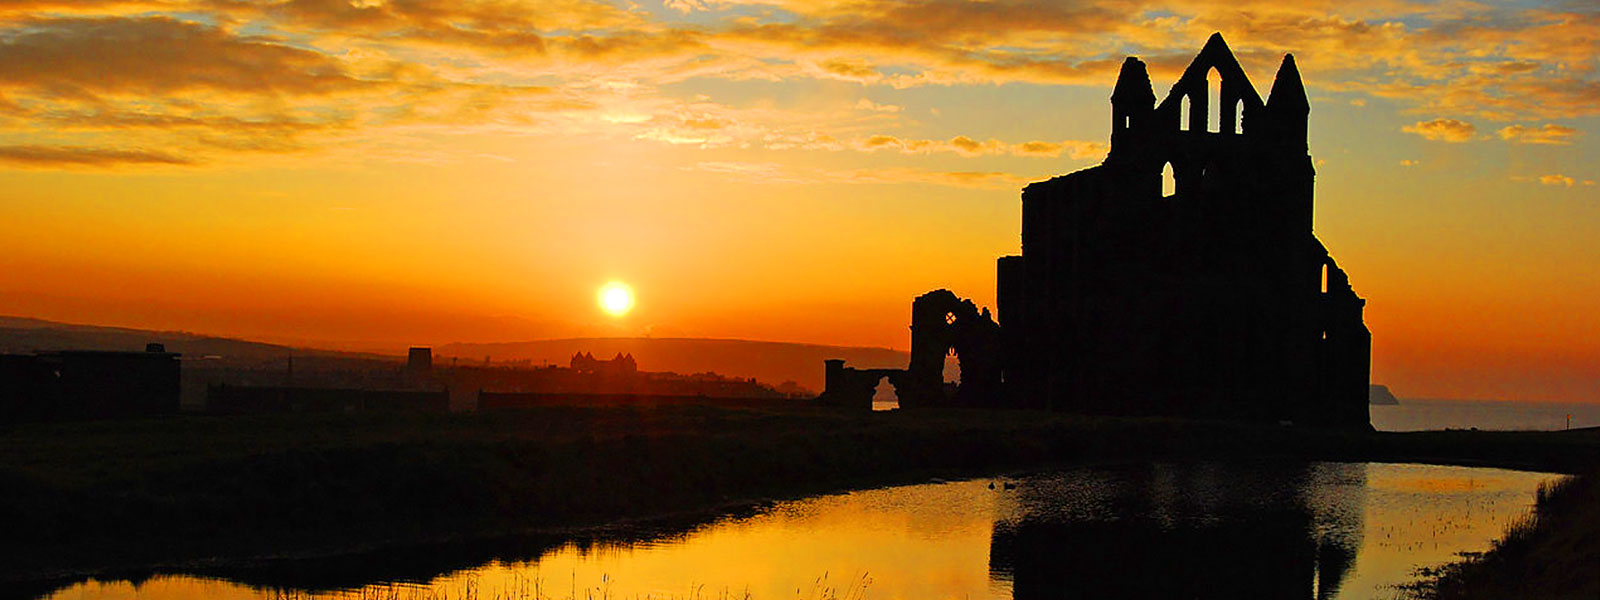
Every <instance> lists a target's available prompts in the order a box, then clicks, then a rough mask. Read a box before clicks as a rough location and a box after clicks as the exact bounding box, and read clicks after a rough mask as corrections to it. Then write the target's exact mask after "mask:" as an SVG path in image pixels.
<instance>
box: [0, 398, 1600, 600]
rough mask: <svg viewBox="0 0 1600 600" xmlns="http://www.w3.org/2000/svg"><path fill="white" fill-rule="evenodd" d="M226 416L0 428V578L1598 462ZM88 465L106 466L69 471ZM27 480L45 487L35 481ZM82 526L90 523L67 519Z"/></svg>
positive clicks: (996, 416)
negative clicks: (822, 504)
mask: <svg viewBox="0 0 1600 600" xmlns="http://www.w3.org/2000/svg"><path fill="white" fill-rule="evenodd" d="M895 412H900V411H895ZM236 419H237V418H230V420H226V421H224V420H220V419H217V418H205V417H199V418H194V417H184V418H178V419H169V420H160V421H148V422H120V423H110V422H102V423H75V424H53V425H43V426H36V427H18V428H12V429H10V430H6V431H4V432H0V450H5V451H6V452H5V453H3V454H0V456H4V457H5V458H3V459H0V478H3V479H0V480H3V481H4V482H6V483H7V484H8V485H7V487H8V489H13V490H16V491H15V492H14V493H12V494H10V495H8V496H7V497H5V498H0V505H4V506H5V510H4V511H0V515H3V516H0V518H4V519H5V520H6V521H8V522H6V523H0V525H4V526H7V527H8V529H10V530H11V531H14V532H18V534H17V535H11V536H8V537H7V539H6V540H5V541H0V544H3V545H5V546H8V548H7V549H6V550H5V552H6V553H7V554H8V555H12V556H18V557H19V558H21V560H14V561H11V562H9V563H8V564H7V565H6V566H5V567H4V570H3V571H0V583H8V584H43V585H47V586H49V587H50V588H53V587H54V585H55V584H60V583H63V582H72V581H80V580H83V579H85V578H89V577H104V576H112V577H116V576H118V575H129V576H133V577H139V576H143V575H149V574H155V573H171V572H190V573H193V572H200V573H205V572H213V573H220V572H225V571H226V572H240V571H245V572H247V571H250V570H252V569H255V570H262V571H265V570H270V567H271V565H273V564H276V563H286V562H305V561H312V560H337V559H340V558H345V559H350V560H354V561H356V562H360V561H361V560H362V559H361V557H368V558H370V557H371V556H373V555H381V554H384V553H388V552H398V553H406V552H408V551H412V552H414V551H416V550H417V549H419V548H422V547H442V546H478V545H482V546H485V547H486V548H490V547H494V546H497V545H506V544H504V542H505V541H506V540H508V539H511V538H516V539H518V540H522V541H523V542H526V541H527V540H538V539H555V538H572V537H577V538H597V539H598V538H603V537H604V536H605V535H607V530H608V529H610V530H612V531H613V533H614V532H615V531H616V530H620V529H637V528H638V527H639V526H640V525H646V526H654V525H656V524H668V523H672V524H675V525H671V526H669V527H668V529H667V530H671V528H673V527H679V528H681V527H684V526H687V527H694V526H698V525H700V524H704V523H707V522H710V521H711V520H714V519H716V518H719V517H720V516H723V515H726V514H729V513H730V512H732V513H735V514H736V513H737V512H738V511H740V510H753V509H758V508H759V507H761V506H764V505H766V504H770V503H771V502H775V501H781V500H785V499H793V498H800V497H806V496H811V495H816V494H824V493H830V492H838V491H844V490H853V489H864V488H871V487H881V486H884V485H897V484H904V483H917V482H922V481H927V480H929V479H930V478H934V477H941V478H946V479H958V478H971V477H984V476H993V474H995V473H1006V472H1022V471H1035V470H1047V469H1049V468H1051V467H1059V466H1070V465H1082V464H1092V463H1096V462H1124V461H1134V462H1142V461H1148V460H1172V459H1178V460H1182V459H1199V460H1218V459H1220V460H1228V459H1259V458H1273V459H1286V460H1328V461H1340V462H1415V463H1424V464H1458V465H1463V466H1488V467H1498V468H1515V469H1521V470H1537V471H1545V472H1553V473H1566V474H1572V473H1576V472H1578V471H1580V470H1583V469H1584V468H1585V467H1586V466H1589V465H1596V464H1600V430H1585V431H1572V432H1468V431H1446V432H1420V433H1376V432H1374V433H1351V432H1332V431H1316V430H1297V429H1287V428H1280V427H1268V426H1260V425H1244V424H1237V423H1219V422H1191V421H1179V420H1171V419H1106V418H1091V417H1079V416H1071V415H1055V414H1045V413H1015V412H989V411H971V410H967V411H962V410H949V411H919V412H918V413H906V414H899V415H896V414H893V413H890V414H881V413H880V414H861V413H840V412H835V411H825V410H812V409H805V410H794V409H779V410H763V409H748V408H738V409H733V408H713V407H657V408H606V409H577V408H553V409H541V410H533V411H518V412H516V413H491V414H470V415H443V416H437V415H436V416H420V415H284V416H273V417H265V418H245V419H242V420H236ZM246 432H248V433H249V435H245V437H244V439H236V436H238V435H241V434H244V433H246ZM30 444H34V445H33V446H32V447H31V448H30V450H29V451H20V452H19V449H20V448H24V447H30ZM178 447H182V448H187V449H188V452H183V453H174V450H175V449H176V448H178ZM94 456H99V457H103V459H104V460H108V461H109V462H112V463H114V464H111V465H96V464H95V461H92V460H90V461H85V460H84V459H87V458H91V457H94ZM35 469H38V470H45V469H56V470H63V469H64V470H65V474H64V475H61V476H58V477H56V478H55V479H54V480H48V479H41V478H39V477H37V476H35V474H36V471H34V470H35ZM113 470H115V471H117V473H116V474H115V475H113V474H112V473H110V471H113ZM218 479H222V480H223V481H221V482H219V481H217V480H218ZM219 483H220V485H219ZM19 484H20V485H19ZM117 502H122V503H123V504H122V505H121V506H118V505H117V504H116V503H117ZM352 503H353V505H352ZM285 505H289V506H288V507H287V508H289V509H287V510H286V506H285ZM221 507H231V508H232V509H233V510H220V508H221ZM296 507H297V508H298V510H295V509H293V508H296ZM94 509H104V510H105V511H106V513H108V514H102V515H100V516H99V517H98V518H95V517H92V516H91V515H85V514H80V513H83V512H87V511H91V510H94ZM229 513H231V514H229ZM85 517H89V518H88V519H87V522H83V520H82V519H83V518H85ZM75 518H76V519H79V520H78V522H74V519H75ZM507 532H513V533H511V534H508V533H507ZM518 545H520V546H523V547H526V546H527V544H526V543H520V544H518ZM471 550H472V549H468V552H467V554H474V552H472V551H471ZM379 562H381V561H379ZM47 592H48V589H47V590H46V592H41V593H47Z"/></svg>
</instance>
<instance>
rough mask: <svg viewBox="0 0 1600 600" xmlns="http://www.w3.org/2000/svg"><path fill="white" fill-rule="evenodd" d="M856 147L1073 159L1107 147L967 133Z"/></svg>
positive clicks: (875, 140) (876, 140)
mask: <svg viewBox="0 0 1600 600" xmlns="http://www.w3.org/2000/svg"><path fill="white" fill-rule="evenodd" d="M855 147H856V148H857V149H859V150H862V151H867V152H871V151H875V150H882V149H890V150H898V151H900V152H901V153H903V154H932V153H936V152H951V153H955V154H960V155H962V156H992V155H1010V156H1027V157H1052V158H1053V157H1057V156H1060V155H1062V154H1063V153H1065V154H1067V155H1068V156H1070V157H1071V158H1073V159H1085V158H1095V157H1098V156H1103V155H1104V154H1105V152H1106V150H1107V146H1106V145H1105V144H1103V143H1100V142H1089V141H1082V140H1066V141H1061V142H1046V141H1037V140H1035V141H1030V142H1023V143H1020V144H1008V143H1006V142H1002V141H1000V140H997V139H989V140H984V141H979V140H976V139H973V138H971V137H968V136H964V135H958V136H956V137H953V138H950V139H948V140H928V139H913V138H899V137H896V136H893V135H887V134H878V135H873V136H869V137H867V138H864V139H861V140H859V141H857V142H856V144H855Z"/></svg>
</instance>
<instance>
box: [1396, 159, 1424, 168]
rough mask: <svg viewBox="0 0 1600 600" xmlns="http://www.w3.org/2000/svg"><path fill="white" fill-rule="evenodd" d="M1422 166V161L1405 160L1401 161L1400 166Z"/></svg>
mask: <svg viewBox="0 0 1600 600" xmlns="http://www.w3.org/2000/svg"><path fill="white" fill-rule="evenodd" d="M1420 164H1422V161H1420V160H1410V159H1403V160H1401V161H1400V166H1402V167H1415V166H1417V165H1420Z"/></svg>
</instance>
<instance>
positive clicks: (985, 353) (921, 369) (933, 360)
mask: <svg viewBox="0 0 1600 600" xmlns="http://www.w3.org/2000/svg"><path fill="white" fill-rule="evenodd" d="M947 354H954V355H955V357H956V360H957V361H958V364H959V365H960V367H961V382H960V385H958V386H957V387H956V392H955V394H954V396H951V395H948V394H946V393H945V385H944V360H945V355H947ZM896 389H897V391H898V393H899V396H900V406H901V407H902V408H914V407H921V406H950V405H956V406H980V405H992V404H997V403H998V400H999V398H998V395H999V393H1000V326H999V325H998V324H996V323H995V322H994V317H993V316H991V315H990V314H989V309H987V308H986V309H983V310H981V311H980V310H979V309H978V307H977V305H975V304H973V303H972V301H971V300H962V299H961V298H958V297H956V295H955V294H954V293H952V292H950V290H934V291H932V292H928V293H926V294H923V295H921V296H918V297H917V299H916V300H914V301H912V303H911V364H910V366H908V367H907V368H906V374H905V385H903V386H900V385H897V386H896Z"/></svg>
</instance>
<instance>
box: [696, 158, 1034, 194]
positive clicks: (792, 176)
mask: <svg viewBox="0 0 1600 600" xmlns="http://www.w3.org/2000/svg"><path fill="white" fill-rule="evenodd" d="M687 170H691V171H700V172H705V173H713V174H717V175H720V176H723V177H727V178H729V179H732V180H736V181H741V182H745V183H768V184H806V185H817V184H858V185H892V184H906V183H912V184H929V185H942V186H953V187H964V188H982V189H1006V188H1015V187H1017V186H1019V185H1021V184H1023V183H1026V182H1027V179H1026V178H1024V177H1021V176H1018V175H1015V174H1012V173H1006V172H1003V171H937V170H928V169H917V168H910V167H891V168H882V169H819V168H807V167H798V166H794V165H789V164H783V163H774V162H762V163H746V162H726V161H707V162H701V163H698V164H696V165H694V166H693V167H688V168H687Z"/></svg>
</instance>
